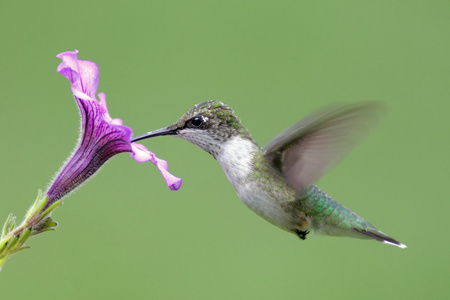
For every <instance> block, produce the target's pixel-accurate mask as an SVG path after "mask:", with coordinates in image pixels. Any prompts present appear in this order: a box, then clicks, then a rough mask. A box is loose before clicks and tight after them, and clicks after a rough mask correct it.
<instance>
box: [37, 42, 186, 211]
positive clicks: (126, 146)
mask: <svg viewBox="0 0 450 300" xmlns="http://www.w3.org/2000/svg"><path fill="white" fill-rule="evenodd" d="M77 53H78V51H77V50H75V51H73V52H72V51H68V52H63V53H60V54H58V55H57V57H58V58H60V59H62V63H61V64H60V65H59V66H58V72H59V73H61V74H62V75H64V76H65V77H67V79H69V81H70V83H71V84H72V93H73V95H74V96H75V100H76V102H77V104H78V107H79V108H80V113H81V135H80V139H79V142H78V146H77V147H76V149H75V150H74V152H73V154H72V155H71V156H70V157H69V159H68V160H67V161H66V163H65V164H64V166H63V167H62V169H61V171H60V172H59V173H58V175H57V176H56V178H55V179H54V181H53V183H52V184H51V186H50V188H49V189H48V191H47V192H46V195H47V196H48V201H47V204H46V206H45V208H47V207H48V206H50V205H51V204H52V203H54V202H55V201H57V200H59V199H61V198H62V197H63V196H64V195H66V194H68V193H69V192H71V191H73V190H74V189H76V188H78V187H79V186H80V185H81V184H82V183H83V182H85V181H86V180H87V179H88V178H89V177H91V176H92V175H94V173H95V172H96V171H97V170H99V169H100V167H101V166H102V165H103V164H104V163H105V162H106V161H107V160H108V159H110V158H111V157H113V156H114V155H116V154H119V153H122V152H131V155H132V157H133V158H134V159H135V160H136V161H138V162H143V161H148V160H150V161H152V162H153V163H154V164H155V165H156V166H157V167H158V169H159V170H160V172H161V174H162V175H163V177H164V179H165V180H166V183H167V185H168V186H169V187H170V189H172V190H178V189H179V188H180V186H181V183H182V179H180V178H177V177H175V176H173V175H171V174H170V173H169V172H168V168H167V163H166V162H165V161H164V160H160V159H158V158H157V157H156V156H155V155H154V154H153V153H152V152H150V151H148V150H147V149H146V148H145V147H144V146H142V145H139V144H135V143H133V144H131V142H130V140H131V137H132V135H133V131H132V130H131V128H129V127H127V126H124V125H123V122H122V120H121V119H112V118H111V116H110V115H109V113H108V109H107V107H106V96H105V94H104V93H100V94H99V95H98V98H99V100H97V99H96V96H95V94H96V92H97V86H98V76H99V70H98V66H97V65H96V64H95V63H94V62H91V61H87V60H79V59H78V58H77Z"/></svg>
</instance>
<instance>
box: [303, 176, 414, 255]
mask: <svg viewBox="0 0 450 300" xmlns="http://www.w3.org/2000/svg"><path fill="white" fill-rule="evenodd" d="M301 201H302V202H303V203H304V204H305V208H306V214H307V215H308V217H309V218H310V220H311V222H312V226H313V228H314V231H315V232H316V233H318V234H325V235H334V236H348V237H354V238H360V239H361V238H362V239H364V238H365V239H367V238H372V239H375V240H377V241H380V242H383V243H385V244H389V245H393V246H397V247H400V248H406V245H404V244H402V243H400V242H399V241H397V240H395V239H393V238H391V237H390V236H388V235H387V234H385V233H383V232H381V231H380V230H378V229H377V228H376V227H375V226H373V225H372V224H370V223H369V222H367V221H366V220H364V219H363V218H362V217H360V216H358V215H357V214H355V213H354V212H352V211H351V210H349V209H348V208H346V207H345V206H343V205H341V204H340V203H338V202H336V201H335V200H334V199H333V198H331V197H330V196H328V195H327V194H325V192H323V191H322V190H321V189H319V188H318V187H317V186H315V185H311V186H309V188H308V190H307V193H306V194H305V195H304V197H302V199H301Z"/></svg>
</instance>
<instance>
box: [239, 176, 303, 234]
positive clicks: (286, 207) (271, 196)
mask: <svg viewBox="0 0 450 300" xmlns="http://www.w3.org/2000/svg"><path fill="white" fill-rule="evenodd" d="M235 189H236V192H237V194H238V196H239V198H240V199H241V201H242V202H243V203H244V204H245V205H246V206H247V207H248V208H250V209H251V210H253V211H254V212H255V213H256V214H257V215H259V216H260V217H262V218H264V219H265V220H267V221H268V222H270V223H272V224H273V225H276V226H278V227H280V228H281V229H283V230H286V231H290V232H292V231H295V230H300V231H305V230H306V229H307V228H308V227H309V221H308V220H307V218H306V216H305V214H304V213H303V212H302V211H299V210H298V209H296V208H294V207H292V204H293V203H295V201H296V200H295V196H293V195H294V194H292V196H291V197H289V198H290V199H286V191H284V193H283V195H277V191H274V190H271V189H262V188H261V187H259V186H258V185H257V184H252V183H249V184H244V185H240V186H239V187H238V188H236V187H235ZM277 196H279V197H280V198H278V197H277Z"/></svg>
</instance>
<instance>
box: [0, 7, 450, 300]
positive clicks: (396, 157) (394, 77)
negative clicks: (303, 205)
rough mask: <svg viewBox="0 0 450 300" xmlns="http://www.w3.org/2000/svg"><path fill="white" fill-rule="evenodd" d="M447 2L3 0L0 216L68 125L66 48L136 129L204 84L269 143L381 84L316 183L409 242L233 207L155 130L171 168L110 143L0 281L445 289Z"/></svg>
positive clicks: (198, 288)
mask: <svg viewBox="0 0 450 300" xmlns="http://www.w3.org/2000/svg"><path fill="white" fill-rule="evenodd" d="M449 16H450V4H449V2H447V1H230V0H227V1H222V2H215V1H127V2H125V1H123V2H119V1H116V2H113V1H71V2H64V1H15V2H14V1H4V2H3V3H2V5H1V9H0V64H1V65H0V127H1V128H2V129H1V132H2V134H1V137H2V138H1V143H2V147H0V166H1V168H0V182H1V195H2V198H1V200H0V217H1V219H0V221H1V220H4V219H5V218H6V216H7V215H8V213H10V212H13V213H14V214H15V215H17V216H18V218H19V219H21V218H22V216H23V215H24V213H25V211H26V209H27V208H28V206H29V205H30V204H31V203H32V201H33V200H34V197H35V195H36V191H37V189H38V188H42V189H45V187H46V185H47V184H48V182H49V181H50V179H51V178H52V176H54V174H55V172H56V171H57V170H58V169H59V168H60V166H61V164H62V162H63V161H64V160H65V159H66V158H67V156H68V155H69V153H70V152H71V151H72V149H73V147H74V145H75V142H76V140H77V136H78V130H79V115H78V112H77V107H76V105H75V104H74V101H73V99H72V95H71V91H70V86H69V82H68V81H67V79H65V78H64V77H63V76H61V75H59V74H58V73H57V72H56V67H57V65H58V64H59V62H60V61H59V59H57V58H56V57H55V55H56V54H57V53H60V52H63V51H68V50H73V49H78V50H79V51H80V53H79V58H80V59H86V60H92V61H95V62H96V63H97V64H98V65H99V67H100V83H99V90H98V91H99V92H105V93H106V95H107V100H108V106H109V111H110V114H111V116H112V117H113V118H122V119H123V120H124V122H125V124H126V125H128V126H130V127H132V128H133V130H134V132H135V134H142V133H144V132H146V131H149V130H153V129H156V128H160V127H163V126H165V125H168V124H170V123H172V122H174V121H175V120H177V119H178V118H179V117H180V116H181V115H182V114H183V113H184V112H185V111H186V110H187V109H189V108H190V107H191V106H192V105H194V104H196V103H198V102H201V101H204V100H209V99H215V100H221V101H223V102H225V103H227V104H229V105H230V106H231V107H233V108H234V110H235V112H236V114H237V115H238V116H239V117H240V118H241V120H242V121H243V123H244V125H245V126H247V127H248V128H249V130H250V131H251V132H252V134H253V137H254V138H255V140H257V141H258V142H260V143H261V144H262V145H265V144H266V143H268V142H269V141H270V139H271V138H272V137H274V136H275V135H276V134H278V133H279V132H281V131H282V130H283V129H285V128H286V127H288V126H289V125H291V124H292V123H294V122H296V121H297V120H298V119H299V118H301V117H302V116H305V115H307V114H309V113H311V112H313V111H315V110H317V109H320V108H322V107H324V106H327V105H330V104H332V103H337V102H357V101H362V100H380V101H383V102H384V103H386V105H387V106H388V108H389V115H388V117H387V118H386V119H385V120H384V122H383V123H382V124H381V126H380V127H379V128H378V129H377V130H376V131H375V132H374V134H372V135H371V137H370V138H369V139H367V140H366V141H365V143H364V144H362V145H361V146H360V147H358V148H357V149H356V150H355V151H354V152H353V153H352V154H351V155H350V156H349V157H347V158H346V159H345V160H344V161H343V163H341V164H339V165H338V166H337V167H336V168H335V169H333V170H332V171H331V172H330V173H329V174H328V175H327V176H325V177H324V178H323V179H321V180H320V182H318V185H319V186H320V187H321V188H323V189H324V190H325V191H326V192H327V193H328V194H329V195H331V196H332V197H334V198H335V199H336V200H337V201H339V202H341V203H343V204H344V205H346V206H347V207H349V208H351V209H352V210H354V211H355V212H357V213H358V214H360V215H362V216H364V217H365V218H366V219H367V220H369V221H370V222H372V223H373V224H375V225H376V226H377V227H379V228H380V229H381V230H383V231H385V232H386V233H388V234H390V235H392V236H393V237H394V238H397V239H398V240H400V241H401V242H403V243H405V244H406V245H407V246H408V248H407V249H405V250H402V249H399V248H396V247H392V246H388V245H384V244H381V243H377V242H375V241H364V240H357V239H350V238H335V237H316V236H315V235H314V234H311V235H310V236H308V239H307V240H306V241H300V240H299V239H298V238H297V237H295V236H294V235H290V234H288V233H286V232H284V231H282V230H280V229H278V228H276V227H275V226H272V225H271V224H269V223H267V222H265V221H264V220H263V219H261V218H259V217H258V216H256V215H255V214H254V213H253V212H251V211H250V210H248V209H247V208H246V207H245V206H244V205H243V204H242V203H241V202H240V201H239V199H238V197H237V196H236V194H235V192H234V190H233V188H232V187H231V185H230V184H229V183H228V182H227V179H226V177H225V175H224V174H223V172H222V170H221V168H220V166H219V165H218V164H217V163H216V162H215V161H214V159H213V158H212V157H211V156H210V155H208V154H207V153H205V152H203V151H202V150H200V149H199V148H197V147H195V146H193V145H191V144H189V143H187V142H186V141H183V140H180V139H175V138H170V137H166V138H157V139H153V140H148V141H145V142H144V143H143V144H145V145H146V146H147V147H148V148H149V149H151V150H152V151H154V152H155V153H156V154H157V155H158V156H159V157H161V158H164V159H166V160H167V161H168V162H169V166H170V170H171V171H172V173H173V174H175V175H177V176H179V177H182V178H183V179H184V185H183V186H182V188H181V189H180V190H179V191H177V192H173V191H170V190H169V189H168V188H167V187H166V186H165V185H164V183H163V180H162V178H161V176H160V174H159V172H158V171H157V170H156V168H155V167H154V166H153V165H151V164H137V163H135V162H134V161H133V160H132V159H131V158H130V157H129V156H128V154H122V155H119V156H117V157H114V158H113V159H112V160H111V161H110V162H109V163H108V164H107V165H106V166H105V167H104V168H103V169H102V170H101V172H99V174H98V175H97V176H96V177H95V178H94V179H93V180H91V181H90V182H89V183H88V184H86V185H85V186H83V188H82V189H80V190H79V191H78V192H76V193H75V194H72V195H70V197H68V199H66V200H65V204H64V205H63V206H62V207H60V208H58V209H57V210H56V212H55V213H54V215H53V217H54V219H55V220H56V221H58V222H59V228H58V230H57V231H56V232H51V233H46V234H43V235H41V236H38V237H36V238H33V239H31V240H30V241H29V243H28V244H29V245H31V246H32V247H33V249H32V250H28V251H25V252H23V253H20V254H17V255H16V256H13V257H12V258H11V259H10V260H9V261H8V262H7V263H6V264H5V266H4V268H3V270H2V272H1V273H0V298H1V299H7V298H8V299H10V298H12V299H300V298H302V299H325V298H327V299H329V298H333V299H360V298H362V299H444V298H448V296H449V291H450V289H449V286H448V280H449V279H448V278H449V275H450V271H449V270H450V258H449V253H450V251H449V250H450V247H449V246H450V243H449V241H450V239H449V237H448V227H447V226H448V224H449V221H448V212H449V210H450V206H449V199H448V193H447V191H448V179H449V171H448V168H449V166H450V164H449V159H448V155H449V127H450V126H449V125H450V124H449V121H448V116H449V109H450V105H449V89H448V86H449V79H450V60H449V53H450V41H449V35H450V34H449V32H450V31H449V28H450V18H449Z"/></svg>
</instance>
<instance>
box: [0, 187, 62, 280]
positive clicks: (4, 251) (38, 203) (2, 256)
mask: <svg viewBox="0 0 450 300" xmlns="http://www.w3.org/2000/svg"><path fill="white" fill-rule="evenodd" d="M47 202H48V196H47V195H45V196H44V197H41V191H40V190H39V191H38V195H37V197H36V200H35V201H34V203H33V205H31V207H30V208H29V209H28V211H27V213H26V215H25V218H24V220H23V222H22V224H20V226H18V227H16V223H15V220H16V217H15V216H13V214H9V215H8V217H7V218H6V221H5V224H4V225H3V229H2V235H1V239H0V271H1V268H2V266H3V264H4V263H5V261H6V260H7V259H8V258H9V256H11V255H12V254H14V253H17V252H20V251H23V250H26V249H29V248H30V247H29V246H26V245H25V242H26V241H27V239H28V238H29V237H31V236H33V235H37V234H39V233H43V232H46V231H50V230H55V229H56V226H57V225H58V224H57V223H56V222H54V221H53V220H52V219H51V218H50V215H51V213H52V212H53V210H54V209H55V208H56V207H58V206H59V205H61V204H62V202H61V201H57V202H55V203H53V204H52V205H51V206H50V207H48V208H47V209H44V207H45V206H46V204H47Z"/></svg>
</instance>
